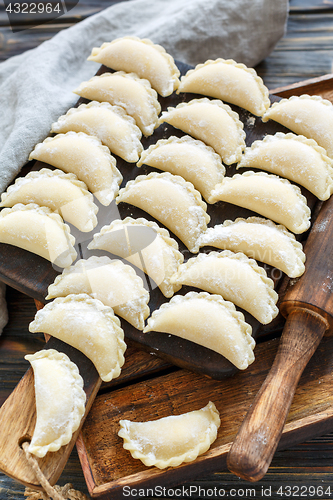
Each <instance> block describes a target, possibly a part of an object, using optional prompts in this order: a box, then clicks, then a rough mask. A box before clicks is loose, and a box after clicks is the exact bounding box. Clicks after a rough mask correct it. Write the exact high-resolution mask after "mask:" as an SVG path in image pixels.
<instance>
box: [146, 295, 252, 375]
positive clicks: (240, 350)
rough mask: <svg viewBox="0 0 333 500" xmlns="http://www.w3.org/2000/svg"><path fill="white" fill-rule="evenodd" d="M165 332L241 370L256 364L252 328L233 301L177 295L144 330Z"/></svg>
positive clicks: (156, 314) (212, 296) (154, 315)
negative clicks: (205, 350)
mask: <svg viewBox="0 0 333 500" xmlns="http://www.w3.org/2000/svg"><path fill="white" fill-rule="evenodd" d="M151 331H154V332H164V333H170V334H172V335H176V336H177V337H181V338H183V339H187V340H191V341H192V342H195V343H196V344H199V345H202V346H204V347H207V348H208V349H211V350H212V351H216V352H218V353H219V354H221V355H222V356H224V357H225V358H227V359H228V360H229V361H230V362H231V363H233V364H234V365H235V366H236V367H237V368H238V369H239V370H245V368H247V367H248V366H249V365H250V364H251V363H253V361H254V354H253V349H254V346H255V341H254V339H253V337H252V336H251V334H252V328H251V326H250V325H249V324H247V323H246V322H245V321H244V315H243V314H242V313H241V312H238V311H236V308H235V306H234V304H232V302H228V301H226V300H224V299H223V298H222V297H221V296H220V295H210V294H209V293H207V292H201V293H197V292H189V293H187V294H186V295H184V296H182V295H175V296H174V297H173V298H172V299H171V300H170V302H168V303H166V304H163V305H162V306H161V307H160V308H159V309H157V310H156V311H154V312H153V314H152V315H151V317H150V318H149V319H148V325H147V326H146V328H145V329H144V330H143V332H144V333H147V332H151Z"/></svg>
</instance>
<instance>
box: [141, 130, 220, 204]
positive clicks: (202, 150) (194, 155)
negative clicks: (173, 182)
mask: <svg viewBox="0 0 333 500" xmlns="http://www.w3.org/2000/svg"><path fill="white" fill-rule="evenodd" d="M142 165H149V166H150V167H154V168H158V169H159V170H163V171H165V172H170V173H171V174H174V175H180V176H182V177H183V178H184V179H185V180H187V181H189V182H192V184H193V186H194V187H195V189H197V190H198V191H199V192H200V193H201V195H202V197H203V198H204V199H205V200H206V201H208V199H209V197H210V194H211V192H212V190H213V189H214V187H215V186H216V184H218V183H220V182H222V179H223V177H224V174H225V167H224V165H223V164H222V161H221V157H220V156H219V155H218V154H217V153H215V151H214V150H213V148H211V147H210V146H206V144H204V143H203V142H202V141H198V140H195V139H193V138H192V137H190V136H189V135H185V136H183V137H181V138H180V139H179V138H178V137H169V138H168V139H161V140H159V141H157V143H156V144H153V145H152V146H150V147H149V148H148V149H146V150H145V151H143V153H142V154H141V157H140V161H139V162H138V163H137V166H138V167H141V166H142Z"/></svg>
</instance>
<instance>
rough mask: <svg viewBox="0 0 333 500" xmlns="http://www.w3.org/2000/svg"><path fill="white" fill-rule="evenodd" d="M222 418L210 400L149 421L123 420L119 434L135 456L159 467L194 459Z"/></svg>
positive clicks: (212, 438) (213, 436)
mask: <svg viewBox="0 0 333 500" xmlns="http://www.w3.org/2000/svg"><path fill="white" fill-rule="evenodd" d="M220 424H221V420H220V416H219V412H218V410H217V408H216V406H215V405H214V403H212V402H211V401H209V403H208V404H207V405H206V406H204V407H203V408H201V409H200V410H194V411H189V412H187V413H183V414H182V415H170V416H168V417H163V418H160V419H158V420H151V421H148V422H133V421H131V420H120V421H119V425H120V431H119V432H118V436H120V437H121V438H123V440H124V444H123V446H124V448H125V449H126V450H129V452H130V453H131V455H132V457H133V458H137V459H139V460H141V462H143V463H144V464H145V465H146V466H147V467H151V466H155V467H158V468H159V469H165V468H167V467H177V466H178V465H180V464H182V463H184V462H193V460H195V459H196V458H197V457H198V456H199V455H202V454H203V453H205V452H206V451H207V450H208V449H209V448H210V446H211V444H212V443H213V442H214V441H215V440H216V438H217V431H218V429H219V427H220Z"/></svg>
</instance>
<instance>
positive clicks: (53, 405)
mask: <svg viewBox="0 0 333 500" xmlns="http://www.w3.org/2000/svg"><path fill="white" fill-rule="evenodd" d="M25 359H27V360H28V361H30V363H31V366H32V368H33V372H34V385H35V399H36V413H37V419H36V425H35V429H34V432H33V436H32V439H31V442H30V444H29V447H28V451H29V452H30V453H32V454H33V455H36V456H37V457H40V458H42V457H45V455H46V454H47V453H48V452H49V451H58V450H59V449H60V448H61V446H63V445H65V444H68V443H69V442H70V440H71V439H72V435H73V433H74V432H75V431H76V430H77V429H78V427H79V425H80V422H81V420H82V417H83V415H84V413H85V402H86V394H85V392H84V390H83V379H82V377H81V375H80V374H79V370H78V367H77V366H76V364H75V363H73V362H72V361H71V360H70V359H69V357H68V356H66V354H64V353H62V352H58V351H56V350H55V349H45V350H42V351H39V352H36V353H35V354H27V355H26V356H25Z"/></svg>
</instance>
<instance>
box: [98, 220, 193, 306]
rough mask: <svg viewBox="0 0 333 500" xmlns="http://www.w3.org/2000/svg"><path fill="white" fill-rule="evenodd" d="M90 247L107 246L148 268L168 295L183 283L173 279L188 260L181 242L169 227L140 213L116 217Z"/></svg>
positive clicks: (111, 251)
mask: <svg viewBox="0 0 333 500" xmlns="http://www.w3.org/2000/svg"><path fill="white" fill-rule="evenodd" d="M88 250H105V251H106V252H110V253H111V254H113V255H117V256H118V257H120V258H121V259H125V260H126V261H127V262H130V263H131V264H133V265H134V266H136V267H137V268H138V269H141V270H142V271H143V272H145V273H146V274H147V275H148V276H149V277H150V278H151V279H152V280H153V284H151V286H157V287H159V289H160V290H161V292H162V293H163V295H164V296H165V297H172V296H173V294H174V293H175V292H177V291H178V290H179V289H180V288H181V286H179V285H176V284H174V283H171V282H170V279H171V277H172V276H173V275H174V273H175V272H176V271H177V269H178V266H179V264H181V263H182V262H183V261H184V256H183V254H182V253H181V252H180V251H179V248H178V243H177V242H176V240H174V239H173V238H171V237H170V233H169V231H168V230H167V229H164V228H161V227H159V226H158V224H156V222H152V221H148V220H147V219H144V218H142V217H140V218H139V219H133V218H132V217H126V218H125V219H124V220H120V219H117V220H114V221H113V222H111V224H110V225H108V226H104V227H102V229H101V231H100V232H99V233H96V234H94V238H93V240H92V241H91V242H90V243H89V245H88Z"/></svg>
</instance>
